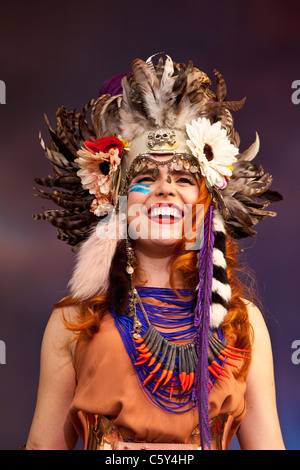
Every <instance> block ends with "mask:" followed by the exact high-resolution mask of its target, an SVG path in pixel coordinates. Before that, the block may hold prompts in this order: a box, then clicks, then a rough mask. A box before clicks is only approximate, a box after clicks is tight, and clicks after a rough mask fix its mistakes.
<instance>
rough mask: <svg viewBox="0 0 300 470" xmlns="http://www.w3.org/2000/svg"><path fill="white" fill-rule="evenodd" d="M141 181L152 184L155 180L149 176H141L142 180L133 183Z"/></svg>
mask: <svg viewBox="0 0 300 470" xmlns="http://www.w3.org/2000/svg"><path fill="white" fill-rule="evenodd" d="M143 181H147V182H150V183H152V182H154V181H155V180H154V179H153V178H152V177H151V176H143V177H142V178H138V179H136V180H135V181H134V183H142V182H143Z"/></svg>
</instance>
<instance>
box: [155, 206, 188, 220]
mask: <svg viewBox="0 0 300 470" xmlns="http://www.w3.org/2000/svg"><path fill="white" fill-rule="evenodd" d="M160 215H161V216H168V217H170V216H172V217H175V218H177V219H180V218H181V213H180V211H179V210H178V209H176V208H171V207H170V208H168V207H164V208H161V207H155V208H153V209H152V210H151V214H150V216H151V217H159V216H160Z"/></svg>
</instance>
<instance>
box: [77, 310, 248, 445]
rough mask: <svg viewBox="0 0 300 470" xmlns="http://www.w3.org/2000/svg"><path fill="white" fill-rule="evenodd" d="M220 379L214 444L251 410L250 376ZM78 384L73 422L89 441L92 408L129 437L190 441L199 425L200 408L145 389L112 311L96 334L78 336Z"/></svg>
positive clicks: (226, 440)
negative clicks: (178, 405)
mask: <svg viewBox="0 0 300 470" xmlns="http://www.w3.org/2000/svg"><path fill="white" fill-rule="evenodd" d="M231 369H232V368H230V367H228V368H227V372H226V374H227V375H229V377H230V379H224V381H223V382H221V381H220V380H217V381H216V382H215V385H214V387H213V389H212V390H211V392H210V395H209V418H210V422H211V432H212V441H213V443H212V448H213V449H215V448H222V449H227V448H228V446H229V444H230V441H231V440H232V437H233V436H234V434H235V433H236V431H237V429H238V427H239V425H240V423H241V421H242V418H243V416H244V413H245V404H244V393H245V388H246V386H245V381H244V380H243V379H240V380H237V379H235V378H234V376H233V374H232V370H231ZM75 370H76V378H77V387H76V392H75V396H74V399H73V402H72V404H71V408H70V416H71V419H72V422H73V424H74V426H75V428H76V429H77V432H78V434H79V436H80V438H81V439H82V440H83V443H84V448H85V449H87V448H88V446H89V442H88V441H89V435H88V428H89V426H88V421H87V419H86V416H87V413H89V414H90V415H99V416H100V417H101V416H104V417H107V418H109V420H110V422H112V423H113V424H114V425H115V427H116V428H117V429H118V431H119V432H120V434H121V436H122V438H123V439H124V440H133V441H139V442H164V443H166V442H170V443H171V442H181V443H186V442H189V437H190V435H191V434H192V433H193V431H194V430H195V428H197V425H198V413H197V410H196V411H195V412H194V411H193V410H190V411H187V412H184V413H170V412H166V411H163V410H162V409H160V408H159V407H158V406H156V405H155V404H153V403H152V402H151V400H150V399H149V398H148V397H147V395H146V394H145V392H144V390H143V388H142V386H141V384H140V382H139V379H138V377H137V376H136V373H135V370H134V367H133V365H132V362H131V360H130V358H129V356H128V354H127V352H126V349H125V347H124V344H123V341H122V339H121V337H120V335H119V332H118V330H117V328H116V326H115V324H114V319H113V317H112V316H111V314H109V313H107V314H106V315H104V317H103V319H102V320H101V326H100V330H99V332H98V333H97V334H95V335H94V337H93V338H92V339H91V340H89V341H88V340H80V341H78V344H77V347H76V353H75Z"/></svg>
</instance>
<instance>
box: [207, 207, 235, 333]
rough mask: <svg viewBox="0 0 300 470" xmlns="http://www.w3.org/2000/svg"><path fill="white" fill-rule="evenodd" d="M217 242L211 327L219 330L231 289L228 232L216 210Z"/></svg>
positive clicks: (215, 243)
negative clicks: (227, 250)
mask: <svg viewBox="0 0 300 470" xmlns="http://www.w3.org/2000/svg"><path fill="white" fill-rule="evenodd" d="M213 222H214V229H215V241H214V248H213V255H212V256H213V279H212V304H211V310H210V327H211V328H218V327H219V326H220V325H221V324H222V323H223V320H224V318H225V316H226V315H227V313H228V305H229V301H230V298H231V288H230V284H229V280H228V276H227V263H226V231H225V223H224V219H223V217H222V216H221V214H220V213H219V211H218V210H216V209H215V210H214V218H213Z"/></svg>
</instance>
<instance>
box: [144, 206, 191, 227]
mask: <svg viewBox="0 0 300 470" xmlns="http://www.w3.org/2000/svg"><path fill="white" fill-rule="evenodd" d="M148 217H149V219H151V220H153V221H154V222H157V223H159V224H175V223H176V222H179V221H180V220H181V219H182V217H183V212H182V210H181V209H180V207H179V206H177V205H176V204H167V203H158V204H154V205H153V206H151V207H150V208H149V209H148Z"/></svg>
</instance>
